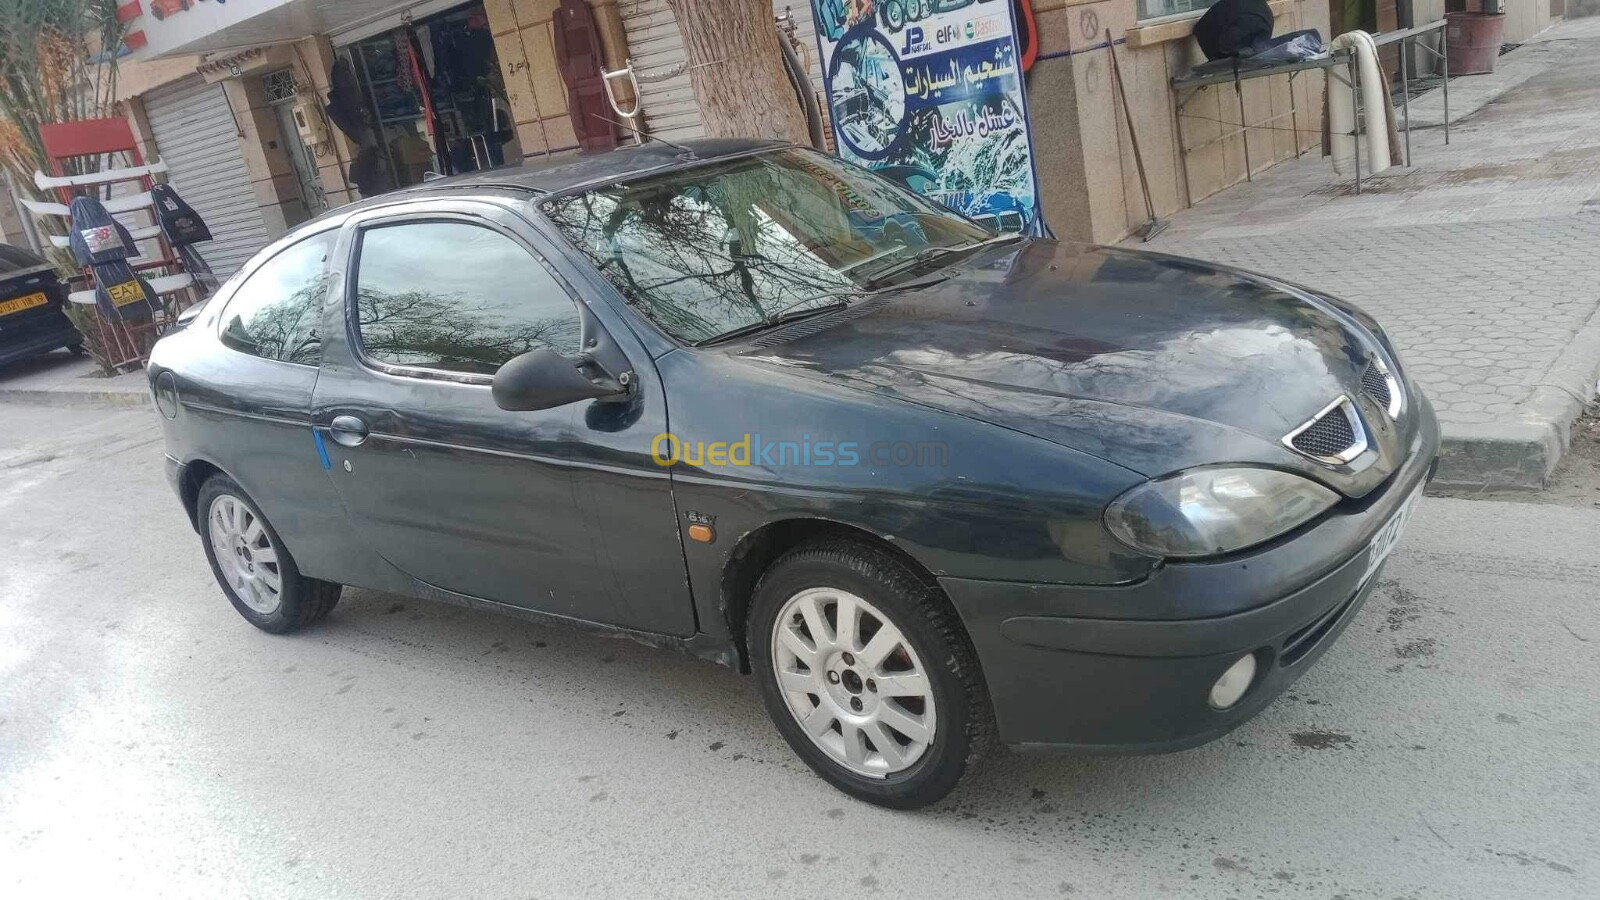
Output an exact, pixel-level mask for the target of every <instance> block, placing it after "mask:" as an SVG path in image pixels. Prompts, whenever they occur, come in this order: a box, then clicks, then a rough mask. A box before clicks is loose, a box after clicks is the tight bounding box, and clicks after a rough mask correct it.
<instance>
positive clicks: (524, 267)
mask: <svg viewBox="0 0 1600 900" xmlns="http://www.w3.org/2000/svg"><path fill="white" fill-rule="evenodd" d="M355 303H356V327H357V330H358V331H359V332H360V336H361V346H362V349H363V350H365V351H366V354H367V355H368V356H370V357H371V358H373V359H375V360H378V361H379V362H385V363H389V364H391V365H397V366H422V367H426V368H429V369H445V370H447V371H452V372H469V373H475V374H481V375H492V374H494V372H495V370H496V369H498V368H500V366H501V365H502V364H503V363H505V361H506V360H508V359H510V358H512V357H513V356H517V355H519V354H522V353H526V352H527V351H529V350H536V349H548V350H554V351H555V352H557V353H562V354H568V355H570V354H575V353H577V352H578V350H579V342H580V341H581V339H582V331H583V326H582V320H581V319H579V317H578V310H577V307H576V306H574V305H573V301H572V298H571V297H569V296H568V295H567V292H566V290H565V289H563V288H562V287H561V285H560V283H558V282H557V281H556V280H555V278H554V277H553V276H552V275H551V274H550V273H549V271H547V270H546V269H545V267H544V265H543V264H542V263H540V261H539V260H538V259H536V258H534V256H533V255H531V254H530V253H529V252H528V251H527V250H525V249H523V247H522V245H520V244H518V243H517V242H516V241H513V240H512V239H510V238H508V237H506V236H505V235H503V234H501V233H499V232H497V231H492V230H490V229H488V228H482V227H479V226H477V225H468V224H464V223H460V222H418V223H414V224H407V225H389V226H384V227H380V228H373V229H371V230H369V231H367V232H365V233H364V234H363V235H362V237H361V262H360V264H359V266H358V268H357V271H356V291H355Z"/></svg>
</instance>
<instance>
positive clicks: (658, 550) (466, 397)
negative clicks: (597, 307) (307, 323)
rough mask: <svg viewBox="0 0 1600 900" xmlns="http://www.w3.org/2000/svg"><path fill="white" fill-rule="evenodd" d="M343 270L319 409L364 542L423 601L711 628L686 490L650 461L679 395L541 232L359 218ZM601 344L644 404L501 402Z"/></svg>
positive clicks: (496, 209) (491, 207)
mask: <svg viewBox="0 0 1600 900" xmlns="http://www.w3.org/2000/svg"><path fill="white" fill-rule="evenodd" d="M341 258H343V259H344V260H345V261H346V262H345V271H344V272H343V274H342V277H341V282H342V286H343V292H344V298H343V307H344V320H343V321H342V322H339V323H337V328H334V327H330V328H329V329H328V331H329V332H330V335H331V334H332V333H333V332H334V331H335V330H337V332H338V333H339V340H337V341H333V340H330V341H328V342H327V343H326V346H325V349H324V362H323V372H322V376H321V378H320V379H319V381H318V384H317V390H316V394H315V397H314V401H313V413H312V415H313V421H314V424H315V426H316V427H317V428H318V430H319V431H320V432H322V433H323V434H324V435H325V437H326V438H327V440H326V446H327V448H328V450H329V452H330V454H331V455H332V460H331V462H332V466H333V467H332V475H333V478H334V482H335V484H336V485H337V488H338V491H339V495H340V497H341V499H342V500H343V502H344V506H345V510H346V514H347V516H348V518H349V521H350V525H351V528H352V530H353V531H354V532H355V533H356V535H357V537H359V538H360V539H361V540H364V541H366V542H367V543H368V544H369V546H370V547H371V548H372V549H373V550H374V551H376V552H377V553H379V554H380V555H382V556H383V557H384V558H385V559H386V560H388V561H389V562H390V563H391V564H392V565H394V566H395V567H396V568H398V569H400V570H401V571H403V572H405V573H406V574H408V575H409V576H411V577H412V578H414V579H415V580H416V581H417V582H420V583H421V584H420V585H419V588H421V589H423V590H426V589H428V588H435V589H443V590H444V591H448V592H451V593H452V594H457V595H464V596H466V597H470V598H478V599H483V600H490V601H494V602H497V603H502V604H509V605H513V606H518V607H523V608H527V609H533V610H538V611H540V612H545V613H550V614H554V615H561V616H569V617H574V618H580V619H585V620H589V621H596V622H603V623H610V624H615V625H621V626H625V627H629V628H635V629H640V630H645V631H652V632H657V633H664V634H676V635H688V634H692V633H694V631H695V620H694V611H693V604H692V602H691V599H690V597H689V593H688V587H687V579H686V575H685V567H684V560H683V552H682V546H681V544H680V543H679V539H678V529H677V521H676V513H675V512H674V509H673V506H672V496H671V484H670V480H669V479H668V477H667V473H666V472H665V470H663V469H661V468H660V467H658V466H655V465H654V464H653V463H652V462H651V460H650V456H649V453H650V442H651V439H652V437H653V436H654V435H656V434H658V433H660V432H662V431H665V430H666V418H665V416H666V404H665V397H664V395H663V393H662V387H661V383H660V381H659V379H658V377H657V376H656V373H655V369H654V366H653V364H652V363H651V361H650V358H649V356H648V355H647V354H646V353H644V351H643V349H642V348H641V347H639V346H637V344H634V343H631V340H632V338H631V335H630V334H628V333H627V332H626V330H625V329H613V331H616V332H617V333H616V334H615V339H613V335H612V333H611V332H608V331H606V330H604V329H603V326H602V324H601V322H600V321H599V320H598V319H596V317H595V316H594V314H593V311H592V310H591V308H590V307H589V306H588V304H587V303H586V301H585V298H584V297H582V296H580V295H579V294H577V293H576V292H575V291H574V290H573V288H572V287H571V285H572V284H574V283H576V282H575V280H573V279H570V278H565V277H562V276H561V275H560V274H558V270H557V269H556V267H555V266H553V265H552V264H551V260H552V258H553V257H552V253H551V245H550V244H549V243H547V242H546V241H545V239H544V238H543V237H542V236H541V235H540V234H539V233H538V231H537V229H535V228H533V227H531V225H530V223H529V222H528V221H527V220H526V219H523V218H522V217H521V216H519V215H518V214H516V213H514V212H512V211H511V210H509V209H506V208H503V207H502V206H500V205H499V204H495V203H491V202H476V201H456V200H449V201H446V200H437V201H429V202H427V203H424V204H420V205H417V204H413V205H410V206H407V207H404V208H403V210H402V211H392V210H388V211H386V210H378V211H375V212H373V213H369V214H365V215H358V216H357V217H355V218H353V219H352V220H351V222H350V223H348V224H347V226H346V230H345V234H344V236H343V237H342V238H341ZM558 261H559V260H558ZM560 262H563V263H564V261H560ZM602 339H603V342H604V344H605V345H606V346H607V347H608V348H613V349H614V350H615V351H616V352H617V353H618V354H620V355H619V356H618V358H617V360H616V361H614V362H613V363H612V366H613V368H615V369H617V371H618V373H619V374H620V372H621V371H624V370H631V373H630V380H631V381H633V385H634V386H633V390H632V392H631V396H630V398H629V399H628V400H627V401H626V402H622V403H617V402H602V401H583V402H578V403H569V404H567V405H564V406H559V407H556V408H553V409H546V410H540V411H534V412H508V411H506V410H502V409H500V408H499V407H497V406H496V405H495V402H494V399H493V397H492V395H491V392H490V383H491V381H492V376H493V373H494V372H495V370H497V369H498V368H499V367H500V365H501V364H503V363H505V362H506V361H508V360H509V359H511V358H512V357H514V356H517V355H519V354H521V353H524V352H527V351H529V350H533V349H548V350H553V351H555V352H558V353H561V354H563V355H567V356H575V355H577V354H578V353H579V352H580V350H581V349H586V348H587V347H588V346H589V345H591V344H594V345H598V344H600V343H601V342H602Z"/></svg>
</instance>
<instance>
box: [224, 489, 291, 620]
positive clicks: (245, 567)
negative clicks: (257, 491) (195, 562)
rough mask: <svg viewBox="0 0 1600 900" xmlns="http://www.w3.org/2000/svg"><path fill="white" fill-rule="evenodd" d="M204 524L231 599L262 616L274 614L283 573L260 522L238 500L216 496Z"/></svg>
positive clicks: (231, 496)
mask: <svg viewBox="0 0 1600 900" xmlns="http://www.w3.org/2000/svg"><path fill="white" fill-rule="evenodd" d="M206 521H207V523H208V525H207V529H206V530H207V533H208V534H209V535H210V538H211V550H212V553H213V554H214V555H215V556H216V559H217V568H219V569H221V570H222V576H223V578H224V579H225V580H226V581H227V583H228V587H229V588H231V589H232V590H233V593H234V595H235V596H237V597H238V598H239V599H240V600H241V601H242V602H243V603H244V605H246V606H248V607H250V609H251V610H252V611H254V612H257V613H260V614H261V615H264V616H267V615H271V614H272V613H274V612H276V611H277V609H278V606H279V605H280V604H282V603H283V596H282V591H283V571H282V569H281V567H280V565H279V563H278V549H277V548H276V547H274V546H273V545H272V538H271V537H269V536H268V535H267V530H266V528H265V526H264V525H263V523H262V521H261V519H260V518H259V517H257V516H256V514H255V513H253V512H251V511H250V507H248V506H246V505H245V504H244V501H243V500H240V499H239V498H238V497H235V496H234V495H232V494H218V495H217V497H216V499H214V500H212V501H211V508H210V509H209V510H208V511H207V513H206Z"/></svg>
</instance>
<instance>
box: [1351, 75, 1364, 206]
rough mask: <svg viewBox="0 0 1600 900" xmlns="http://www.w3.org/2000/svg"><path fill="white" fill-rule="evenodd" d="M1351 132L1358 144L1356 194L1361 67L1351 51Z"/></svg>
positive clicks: (1358, 156) (1358, 174)
mask: <svg viewBox="0 0 1600 900" xmlns="http://www.w3.org/2000/svg"><path fill="white" fill-rule="evenodd" d="M1349 66H1350V134H1351V136H1352V137H1353V138H1355V145H1356V194H1357V195H1360V193H1361V67H1360V66H1359V65H1358V64H1357V60H1356V54H1355V51H1351V53H1350V62H1349Z"/></svg>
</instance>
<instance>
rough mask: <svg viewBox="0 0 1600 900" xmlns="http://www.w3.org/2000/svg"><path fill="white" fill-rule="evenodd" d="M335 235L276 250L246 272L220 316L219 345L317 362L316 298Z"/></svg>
mask: <svg viewBox="0 0 1600 900" xmlns="http://www.w3.org/2000/svg"><path fill="white" fill-rule="evenodd" d="M338 238H339V232H338V231H337V230H335V231H324V232H322V233H321V234H317V235H313V236H311V237H308V238H306V239H305V240H303V241H301V242H300V243H298V244H294V245H292V246H290V247H287V248H285V249H284V250H282V251H280V252H279V253H278V255H277V256H274V257H273V258H271V259H269V260H267V262H266V263H265V264H263V265H262V266H261V268H259V269H256V270H255V271H254V272H253V273H251V275H250V277H249V278H246V279H245V281H244V283H243V284H241V285H239V289H238V290H236V291H234V292H233V297H232V298H231V299H230V300H229V301H228V306H227V308H226V309H225V310H223V312H222V342H223V343H224V344H226V345H228V346H229V347H232V348H233V349H235V350H238V351H240V352H241V353H249V354H251V355H252V356H262V357H266V358H267V359H277V360H282V361H284V362H292V363H302V364H305V365H308V366H314V365H316V364H317V363H319V362H321V361H322V337H321V335H320V334H319V332H318V329H319V326H320V325H321V318H322V299H323V297H325V296H327V293H328V255H329V254H330V253H332V252H333V245H334V243H335V242H336V241H337V240H338Z"/></svg>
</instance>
